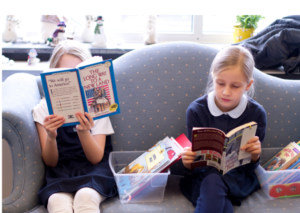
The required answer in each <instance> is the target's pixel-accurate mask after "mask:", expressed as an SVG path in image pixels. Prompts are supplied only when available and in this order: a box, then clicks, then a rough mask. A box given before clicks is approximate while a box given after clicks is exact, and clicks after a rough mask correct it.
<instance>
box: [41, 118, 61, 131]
mask: <svg viewBox="0 0 300 213" xmlns="http://www.w3.org/2000/svg"><path fill="white" fill-rule="evenodd" d="M64 121H65V119H64V118H63V117H61V118H54V119H51V120H49V121H46V122H44V127H45V128H46V129H51V128H54V127H55V126H61V125H62V124H63V123H64Z"/></svg>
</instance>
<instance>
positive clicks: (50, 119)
mask: <svg viewBox="0 0 300 213" xmlns="http://www.w3.org/2000/svg"><path fill="white" fill-rule="evenodd" d="M64 122H65V119H64V117H62V116H57V115H54V114H53V115H49V116H47V117H46V118H45V119H44V127H45V129H46V131H47V134H48V137H50V138H56V136H57V132H56V130H57V129H58V128H59V127H61V126H62V125H63V124H64Z"/></svg>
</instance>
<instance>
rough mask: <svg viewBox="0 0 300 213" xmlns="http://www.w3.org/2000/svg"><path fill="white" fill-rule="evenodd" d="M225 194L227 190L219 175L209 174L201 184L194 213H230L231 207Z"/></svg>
mask: <svg viewBox="0 0 300 213" xmlns="http://www.w3.org/2000/svg"><path fill="white" fill-rule="evenodd" d="M227 193H228V188H227V186H226V185H225V183H224V182H223V180H222V178H221V177H220V175H218V174H215V173H211V174H209V175H208V176H206V177H205V178H204V180H203V181H202V183H201V190H200V196H199V197H198V199H197V205H196V208H195V213H211V212H214V213H232V212H233V206H232V204H231V201H230V200H229V198H228V197H227Z"/></svg>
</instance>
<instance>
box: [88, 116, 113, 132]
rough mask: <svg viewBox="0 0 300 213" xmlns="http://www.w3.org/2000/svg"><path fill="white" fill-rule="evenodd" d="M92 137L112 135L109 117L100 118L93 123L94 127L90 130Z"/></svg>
mask: <svg viewBox="0 0 300 213" xmlns="http://www.w3.org/2000/svg"><path fill="white" fill-rule="evenodd" d="M91 131H92V135H99V134H103V135H111V134H114V133H115V132H114V129H113V127H112V125H111V122H110V119H109V117H105V118H101V119H98V120H95V121H94V126H93V128H92V129H91Z"/></svg>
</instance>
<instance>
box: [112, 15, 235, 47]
mask: <svg viewBox="0 0 300 213" xmlns="http://www.w3.org/2000/svg"><path fill="white" fill-rule="evenodd" d="M192 24H193V26H192V29H193V32H191V33H157V43H162V42H171V41H191V42H199V43H232V35H230V34H209V33H203V15H193V23H192ZM196 26H197V27H196ZM106 33H107V34H109V36H110V37H112V39H117V38H122V40H123V41H124V42H125V43H143V37H144V35H143V33H127V32H117V31H114V32H109V31H107V32H106Z"/></svg>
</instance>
